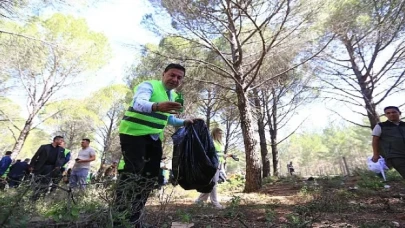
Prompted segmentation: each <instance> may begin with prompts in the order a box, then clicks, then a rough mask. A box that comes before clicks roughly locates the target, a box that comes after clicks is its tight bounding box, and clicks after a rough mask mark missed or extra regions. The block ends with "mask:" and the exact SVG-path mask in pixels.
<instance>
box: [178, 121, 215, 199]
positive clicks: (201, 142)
mask: <svg viewBox="0 0 405 228" xmlns="http://www.w3.org/2000/svg"><path fill="white" fill-rule="evenodd" d="M172 139H173V144H174V147H173V159H172V168H173V180H174V181H172V183H173V184H177V183H178V184H179V185H180V186H181V187H182V188H183V189H185V190H190V189H196V190H197V191H199V192H202V193H209V192H211V190H212V188H213V187H214V185H215V182H213V181H212V179H213V177H214V176H215V173H216V171H217V167H218V165H219V163H218V156H217V154H216V152H215V147H214V143H213V141H212V139H211V136H210V134H209V131H208V128H207V126H206V125H205V123H204V121H203V120H196V121H194V123H193V124H192V125H189V126H187V127H184V128H180V129H178V130H177V131H176V132H175V133H174V134H173V135H172Z"/></svg>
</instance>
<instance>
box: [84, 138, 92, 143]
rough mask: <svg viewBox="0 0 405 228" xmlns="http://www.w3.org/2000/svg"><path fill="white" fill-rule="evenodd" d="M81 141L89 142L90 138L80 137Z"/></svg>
mask: <svg viewBox="0 0 405 228" xmlns="http://www.w3.org/2000/svg"><path fill="white" fill-rule="evenodd" d="M82 141H87V142H88V143H90V139H88V138H84V139H82Z"/></svg>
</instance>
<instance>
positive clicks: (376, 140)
mask: <svg viewBox="0 0 405 228" xmlns="http://www.w3.org/2000/svg"><path fill="white" fill-rule="evenodd" d="M384 114H385V116H386V117H387V119H388V120H387V121H385V122H382V123H378V124H377V125H376V126H375V127H374V129H373V133H372V135H373V140H372V146H373V157H372V159H371V160H372V161H373V162H378V159H379V158H380V156H382V157H384V158H385V160H386V163H387V164H388V166H390V167H393V168H394V169H395V170H397V171H398V172H399V174H400V175H401V176H402V177H403V178H404V179H405V122H403V121H401V118H400V116H401V111H399V108H398V107H396V106H388V107H385V108H384ZM380 149H382V151H380ZM380 152H382V153H380Z"/></svg>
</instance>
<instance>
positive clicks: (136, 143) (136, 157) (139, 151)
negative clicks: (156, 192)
mask: <svg viewBox="0 0 405 228" xmlns="http://www.w3.org/2000/svg"><path fill="white" fill-rule="evenodd" d="M185 72H186V70H185V68H184V67H183V66H181V65H179V64H169V65H168V66H167V67H166V68H165V70H164V72H163V76H162V80H161V81H160V80H150V81H144V82H142V83H140V84H139V85H138V86H136V87H135V89H134V98H133V101H132V106H130V107H129V109H128V110H127V111H126V112H125V115H124V117H123V119H122V121H121V123H120V129H119V131H120V142H121V150H122V154H123V161H124V162H125V165H124V169H123V170H122V171H120V172H121V173H122V175H120V180H119V184H118V188H117V201H116V204H117V206H118V209H119V210H120V211H125V210H130V211H129V212H130V215H128V219H129V221H130V222H131V223H132V224H133V225H134V226H135V227H142V224H141V220H142V212H143V208H144V206H145V203H146V201H147V199H148V197H149V194H150V192H151V191H152V190H153V188H154V187H155V186H156V184H157V178H158V176H159V172H160V161H161V159H162V154H163V150H162V141H161V138H162V137H163V130H164V128H165V127H166V125H167V124H170V125H173V126H182V125H185V124H191V123H192V122H193V121H192V120H191V119H190V120H182V119H178V118H176V117H175V116H173V115H171V114H176V113H178V112H179V111H180V110H181V109H182V105H181V104H180V103H176V102H173V101H174V100H175V96H176V93H175V92H174V91H173V89H175V88H177V87H178V86H179V85H180V83H181V81H182V80H183V78H184V76H185ZM134 174H136V175H134Z"/></svg>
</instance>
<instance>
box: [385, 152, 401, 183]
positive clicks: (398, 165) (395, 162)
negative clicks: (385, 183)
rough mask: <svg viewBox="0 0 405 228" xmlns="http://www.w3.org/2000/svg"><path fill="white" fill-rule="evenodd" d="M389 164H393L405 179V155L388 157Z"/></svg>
mask: <svg viewBox="0 0 405 228" xmlns="http://www.w3.org/2000/svg"><path fill="white" fill-rule="evenodd" d="M387 163H388V164H389V166H392V167H393V168H394V169H395V170H396V171H398V173H399V174H400V175H401V176H402V177H403V178H404V179H405V157H404V158H389V159H387Z"/></svg>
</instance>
